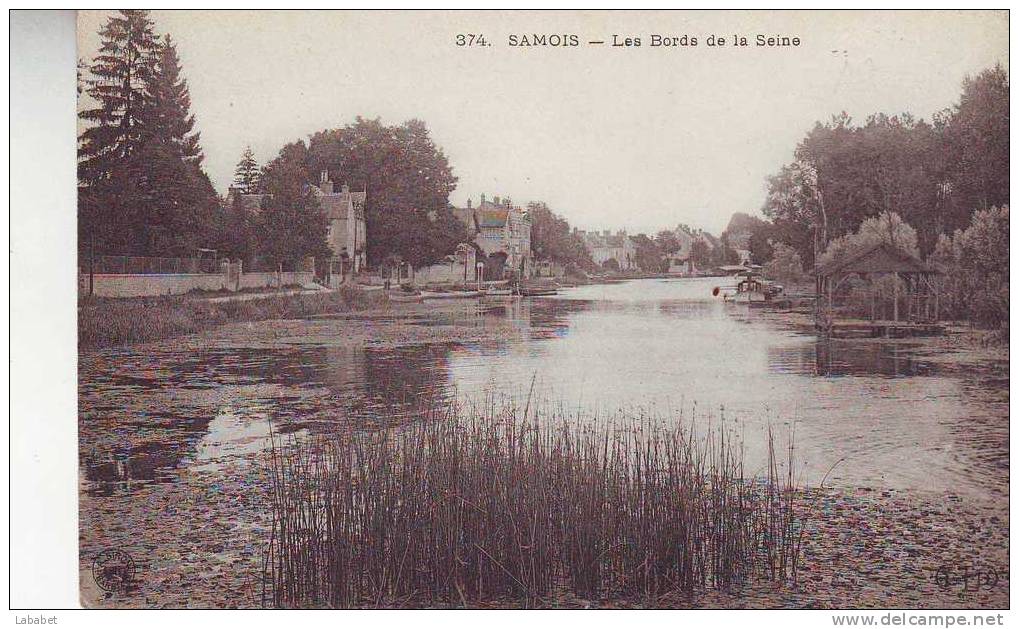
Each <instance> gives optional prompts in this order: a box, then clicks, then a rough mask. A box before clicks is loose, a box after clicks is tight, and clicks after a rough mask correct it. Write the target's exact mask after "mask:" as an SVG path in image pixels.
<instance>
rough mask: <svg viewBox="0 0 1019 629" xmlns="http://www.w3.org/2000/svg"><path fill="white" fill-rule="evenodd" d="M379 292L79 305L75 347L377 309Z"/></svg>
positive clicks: (172, 298)
mask: <svg viewBox="0 0 1019 629" xmlns="http://www.w3.org/2000/svg"><path fill="white" fill-rule="evenodd" d="M385 302H386V297H385V296H384V295H383V294H382V291H373V292H365V291H361V290H358V289H355V288H341V289H340V290H338V291H329V292H321V293H314V294H301V295H272V296H267V297H265V298H258V299H247V300H243V301H224V302H209V301H208V300H206V299H202V298H200V297H195V296H189V295H181V296H170V297H143V298H137V299H110V298H101V297H93V298H86V299H82V300H80V301H79V302H78V346H79V348H82V349H91V348H100V347H110V346H114V345H124V344H129V343H138V342H142V341H154V340H157V339H163V338H171V337H175V336H181V335H185V334H193V333H195V332H201V331H203V330H208V329H211V328H214V327H216V326H219V325H223V324H225V323H233V322H237V321H263V320H267V319H287V318H299V317H304V316H308V315H314V314H322V313H326V312H346V311H352V310H363V309H367V308H372V307H375V306H379V305H382V304H384V303H385Z"/></svg>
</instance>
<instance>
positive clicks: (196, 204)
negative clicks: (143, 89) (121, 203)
mask: <svg viewBox="0 0 1019 629" xmlns="http://www.w3.org/2000/svg"><path fill="white" fill-rule="evenodd" d="M147 96H148V98H147V99H146V106H145V109H144V112H143V115H142V118H143V121H144V124H145V133H144V134H143V140H144V141H143V145H142V152H141V154H142V155H143V156H144V159H145V164H146V172H145V176H144V177H143V186H144V189H145V193H146V194H145V196H146V201H147V202H146V203H145V217H144V218H145V224H146V229H145V232H146V233H145V239H146V249H147V250H148V251H149V252H150V254H152V255H171V256H186V255H190V254H193V253H194V251H195V249H196V248H198V247H205V246H208V245H209V244H210V243H209V242H208V241H209V240H210V238H211V236H210V234H211V232H212V230H213V225H212V222H213V218H214V214H215V212H214V210H215V208H216V205H217V203H218V199H217V197H216V191H215V189H214V188H213V187H212V183H211V182H210V181H209V178H208V177H207V176H206V175H205V173H204V172H203V171H202V170H201V162H202V159H203V155H202V149H201V146H200V145H199V134H198V133H197V132H196V131H194V126H195V118H194V116H193V115H192V114H191V96H190V94H189V92H188V86H187V81H186V80H184V78H183V77H182V76H181V68H180V59H179V57H178V56H177V49H176V47H175V46H174V44H173V40H172V39H171V38H170V36H169V35H167V36H166V37H165V38H164V40H163V41H162V42H161V44H160V46H159V49H158V51H157V62H156V65H155V68H154V71H153V73H152V77H151V80H150V81H149V82H148V89H147Z"/></svg>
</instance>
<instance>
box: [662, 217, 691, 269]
mask: <svg viewBox="0 0 1019 629" xmlns="http://www.w3.org/2000/svg"><path fill="white" fill-rule="evenodd" d="M672 233H673V235H675V236H676V242H677V243H679V248H678V249H677V250H676V251H673V252H672V253H670V254H669V255H668V262H669V267H668V269H669V270H668V273H669V275H692V274H693V273H694V272H696V270H697V268H696V267H695V266H694V263H693V258H692V254H693V244H694V243H695V242H696V241H697V236H695V235H694V234H693V232H692V231H691V230H690V228H689V227H687V226H686V225H679V226H677V227H676V229H675V230H673V232H672Z"/></svg>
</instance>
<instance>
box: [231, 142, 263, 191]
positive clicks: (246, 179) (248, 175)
mask: <svg viewBox="0 0 1019 629" xmlns="http://www.w3.org/2000/svg"><path fill="white" fill-rule="evenodd" d="M234 187H236V188H238V189H240V190H241V191H242V192H245V193H253V192H255V191H256V190H257V189H258V162H256V161H255V154H254V152H252V150H251V147H250V146H249V147H247V148H246V149H244V154H242V155H241V161H239V162H237V170H235V171H234Z"/></svg>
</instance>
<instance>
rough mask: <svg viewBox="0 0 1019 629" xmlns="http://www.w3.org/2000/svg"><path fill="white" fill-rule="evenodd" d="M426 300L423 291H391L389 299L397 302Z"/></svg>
mask: <svg viewBox="0 0 1019 629" xmlns="http://www.w3.org/2000/svg"><path fill="white" fill-rule="evenodd" d="M423 300H424V296H423V295H421V293H404V292H391V293H389V301H393V302H397V303H416V302H420V301H423Z"/></svg>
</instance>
